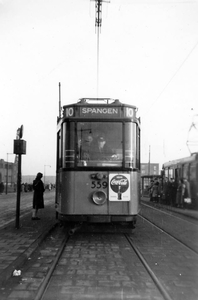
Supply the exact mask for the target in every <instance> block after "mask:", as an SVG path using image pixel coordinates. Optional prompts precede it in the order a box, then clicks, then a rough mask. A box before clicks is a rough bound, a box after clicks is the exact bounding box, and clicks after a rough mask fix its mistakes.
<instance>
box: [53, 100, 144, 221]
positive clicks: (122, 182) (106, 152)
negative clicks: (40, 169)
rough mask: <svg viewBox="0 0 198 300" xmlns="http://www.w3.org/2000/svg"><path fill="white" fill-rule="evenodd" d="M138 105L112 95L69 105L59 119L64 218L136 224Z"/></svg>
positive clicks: (59, 197)
mask: <svg viewBox="0 0 198 300" xmlns="http://www.w3.org/2000/svg"><path fill="white" fill-rule="evenodd" d="M136 114H137V108H136V107H135V106H132V105H126V104H123V103H121V102H120V101H119V100H114V99H109V98H99V99H98V98H97V99H95V98H83V99H80V100H79V102H77V103H75V104H71V105H65V106H63V116H61V117H59V118H58V123H57V172H56V211H57V215H58V219H59V220H60V221H73V222H104V223H106V222H131V223H132V225H135V223H136V216H137V214H138V212H139V209H140V207H139V203H140V185H141V179H140V119H139V118H137V116H136Z"/></svg>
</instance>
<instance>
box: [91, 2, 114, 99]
mask: <svg viewBox="0 0 198 300" xmlns="http://www.w3.org/2000/svg"><path fill="white" fill-rule="evenodd" d="M91 1H95V28H96V33H97V98H98V91H99V33H100V32H101V27H102V2H106V3H110V1H108V0H91Z"/></svg>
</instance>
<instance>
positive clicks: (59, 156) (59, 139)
mask: <svg viewBox="0 0 198 300" xmlns="http://www.w3.org/2000/svg"><path fill="white" fill-rule="evenodd" d="M61 162H62V160H61V131H59V132H58V133H57V168H61V167H62V164H61Z"/></svg>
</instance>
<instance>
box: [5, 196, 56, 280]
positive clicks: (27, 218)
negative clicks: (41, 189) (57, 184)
mask: <svg viewBox="0 0 198 300" xmlns="http://www.w3.org/2000/svg"><path fill="white" fill-rule="evenodd" d="M54 198H55V193H54V192H47V193H46V194H45V208H44V209H43V210H40V211H39V217H40V218H41V220H38V221H32V219H31V207H32V193H24V194H23V195H22V196H21V215H20V228H19V229H16V222H15V221H16V217H15V211H16V208H15V206H16V194H10V195H9V194H8V195H0V210H1V212H0V219H1V221H0V237H1V238H0V285H1V283H2V282H3V281H4V280H7V279H8V278H9V277H10V276H12V274H13V272H14V270H18V269H19V267H20V265H21V264H22V263H24V262H25V261H26V260H27V259H28V257H30V255H31V254H32V252H33V251H34V250H35V249H36V247H37V246H38V245H39V243H41V241H42V240H43V239H44V237H45V236H46V234H47V233H48V232H49V230H50V228H52V227H53V226H55V224H57V220H56V218H55V208H54ZM10 221H11V222H10Z"/></svg>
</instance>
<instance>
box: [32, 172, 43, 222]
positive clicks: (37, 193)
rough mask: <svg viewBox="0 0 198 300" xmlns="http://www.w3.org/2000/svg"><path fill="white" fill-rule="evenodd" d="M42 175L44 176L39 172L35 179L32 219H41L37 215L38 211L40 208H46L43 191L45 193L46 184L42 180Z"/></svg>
mask: <svg viewBox="0 0 198 300" xmlns="http://www.w3.org/2000/svg"><path fill="white" fill-rule="evenodd" d="M42 177H43V174H42V173H38V174H37V176H36V178H35V180H34V181H33V190H34V195H33V212H32V220H40V218H38V216H37V213H38V210H39V209H41V208H44V198H43V193H44V191H45V189H44V184H43V182H42V180H41V178H42Z"/></svg>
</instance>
